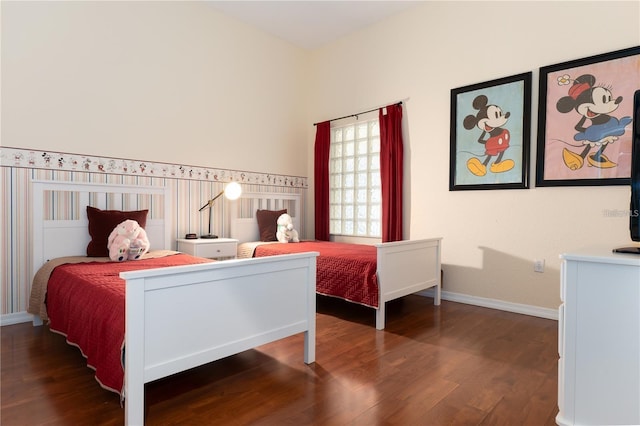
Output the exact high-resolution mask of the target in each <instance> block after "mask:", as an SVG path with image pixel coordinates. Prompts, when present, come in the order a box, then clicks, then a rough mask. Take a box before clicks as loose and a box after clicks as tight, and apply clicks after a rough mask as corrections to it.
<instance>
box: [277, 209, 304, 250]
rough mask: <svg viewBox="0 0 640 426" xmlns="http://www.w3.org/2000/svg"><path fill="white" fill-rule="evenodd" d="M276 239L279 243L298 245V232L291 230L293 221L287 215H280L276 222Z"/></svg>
mask: <svg viewBox="0 0 640 426" xmlns="http://www.w3.org/2000/svg"><path fill="white" fill-rule="evenodd" d="M277 224H278V227H277V229H276V239H277V240H278V241H280V242H281V243H299V242H300V240H299V239H298V231H296V230H295V229H293V219H291V216H289V215H288V214H287V213H283V214H281V215H280V217H279V218H278V221H277Z"/></svg>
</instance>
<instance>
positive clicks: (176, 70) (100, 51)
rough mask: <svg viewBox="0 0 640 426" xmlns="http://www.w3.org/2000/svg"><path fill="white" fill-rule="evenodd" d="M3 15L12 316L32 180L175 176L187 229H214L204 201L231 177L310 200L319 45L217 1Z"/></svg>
mask: <svg viewBox="0 0 640 426" xmlns="http://www.w3.org/2000/svg"><path fill="white" fill-rule="evenodd" d="M0 15H1V16H0V19H1V27H0V28H1V46H2V57H1V64H0V66H1V73H0V79H1V84H0V87H1V88H2V94H1V95H2V96H1V101H2V109H1V114H2V116H1V121H2V126H1V129H0V166H1V167H0V199H1V200H3V203H2V212H1V213H2V214H1V215H0V225H1V227H0V241H2V243H1V244H0V248H1V253H0V295H1V297H0V323H1V324H2V325H4V324H8V323H12V322H16V321H21V320H24V319H25V318H28V317H26V316H25V315H23V314H22V313H23V312H24V311H25V310H26V306H27V301H28V293H29V285H30V270H31V269H30V259H29V250H30V245H29V241H30V233H29V218H28V217H27V215H25V212H28V211H30V204H29V203H30V194H29V180H30V179H31V178H36V179H56V180H81V181H84V180H90V181H98V182H103V181H106V182H110V183H128V184H154V185H156V184H163V185H169V186H170V187H171V188H172V189H173V190H174V191H173V192H174V194H175V197H176V198H175V200H174V204H173V206H172V212H173V215H174V217H173V219H174V229H173V233H174V235H175V236H183V235H184V234H185V233H186V232H196V233H198V232H201V231H202V230H203V229H206V218H207V215H202V214H201V213H199V212H198V210H197V209H198V208H199V207H200V206H201V205H202V203H203V202H204V201H206V199H208V198H207V197H208V196H210V195H211V194H212V193H213V194H215V193H217V192H218V191H220V189H221V188H222V187H223V184H224V182H227V181H228V180H230V179H232V180H240V181H242V180H243V179H244V180H245V182H246V183H247V185H246V186H245V190H248V191H251V190H252V191H275V192H282V191H286V192H291V191H294V192H299V193H301V196H302V199H303V200H305V195H306V192H307V190H306V186H307V183H306V173H307V165H306V162H305V161H300V158H306V156H307V153H306V149H307V145H306V143H305V142H306V127H307V123H306V121H305V117H306V116H307V114H306V113H305V111H304V105H305V101H306V99H307V87H308V86H307V84H306V66H307V60H308V52H306V51H304V50H302V49H299V48H297V47H294V46H292V45H290V44H288V43H286V42H284V41H282V40H279V39H276V38H274V37H271V36H268V35H266V34H264V33H263V32H261V31H258V30H256V29H254V28H252V27H250V26H248V25H245V24H242V23H240V22H238V21H236V20H233V19H230V18H227V17H225V16H224V15H222V14H220V13H219V12H217V11H216V10H214V9H213V8H212V7H210V5H208V4H207V2H179V1H175V2H162V1H158V2H154V1H150V2H135V1H126V2H71V1H60V2H49V1H35V2H22V1H15V2H14V1H2V2H0ZM125 169H127V170H126V171H125ZM192 171H193V173H191V172H192ZM216 204H217V207H216V209H218V210H216V215H215V216H214V229H213V231H214V232H216V233H218V234H219V235H226V233H225V229H224V226H223V224H221V223H219V222H218V219H217V218H219V217H220V216H221V214H220V213H221V211H220V210H219V209H221V208H222V205H223V203H216ZM194 206H197V207H194ZM301 227H302V228H303V229H301V230H300V232H301V233H302V235H304V232H305V231H304V221H303V222H302V226H301Z"/></svg>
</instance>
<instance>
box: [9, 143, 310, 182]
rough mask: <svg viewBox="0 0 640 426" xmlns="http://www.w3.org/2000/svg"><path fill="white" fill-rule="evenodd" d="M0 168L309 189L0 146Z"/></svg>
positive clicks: (230, 173)
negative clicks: (233, 182)
mask: <svg viewBox="0 0 640 426" xmlns="http://www.w3.org/2000/svg"><path fill="white" fill-rule="evenodd" d="M0 166H5V167H22V168H29V169H45V170H58V171H70V172H87V173H104V174H117V175H127V176H147V177H157V178H168V179H172V178H173V179H188V180H198V181H209V182H230V181H236V182H240V183H247V184H257V185H272V186H284V187H291V188H308V186H309V184H308V180H307V178H306V177H302V176H285V175H276V174H271V173H256V172H246V171H238V170H227V169H213V168H208V167H199V166H191V165H184V164H170V163H158V162H150V161H142V160H132V159H124V158H112V157H100V156H89V155H82V154H70V153H64V152H56V151H41V150H36V149H22V148H11V147H0Z"/></svg>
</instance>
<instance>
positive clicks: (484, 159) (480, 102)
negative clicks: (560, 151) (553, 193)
mask: <svg viewBox="0 0 640 426" xmlns="http://www.w3.org/2000/svg"><path fill="white" fill-rule="evenodd" d="M531 76H532V73H531V72H526V73H522V74H516V75H512V76H509V77H504V78H500V79H496V80H491V81H486V82H483V83H477V84H472V85H469V86H464V87H459V88H456V89H452V90H451V122H450V125H451V130H450V157H449V191H461V190H482V189H527V188H528V187H529V151H530V149H529V139H530V135H531Z"/></svg>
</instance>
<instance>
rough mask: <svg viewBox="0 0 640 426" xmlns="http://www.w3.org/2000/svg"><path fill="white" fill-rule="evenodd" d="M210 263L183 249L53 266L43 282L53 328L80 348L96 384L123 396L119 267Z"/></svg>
mask: <svg viewBox="0 0 640 426" xmlns="http://www.w3.org/2000/svg"><path fill="white" fill-rule="evenodd" d="M205 262H211V260H209V259H202V258H198V257H193V256H190V255H187V254H182V253H179V254H174V255H171V256H166V257H159V258H153V259H143V260H136V261H129V262H89V263H75V264H65V265H60V266H58V267H56V268H55V269H54V270H53V273H52V274H51V277H50V279H49V282H48V284H47V301H46V304H47V314H48V316H49V321H50V322H49V327H50V329H51V330H52V331H55V332H57V333H60V334H63V335H65V336H66V337H67V342H69V343H70V344H72V345H74V346H77V347H78V348H80V351H81V352H82V354H83V355H84V357H85V358H87V365H88V366H89V367H91V368H93V369H94V370H95V372H96V373H95V377H96V380H97V381H98V383H100V385H101V386H102V387H104V388H105V389H109V390H111V391H114V392H117V393H120V394H121V395H122V390H123V380H124V368H123V365H122V349H123V347H124V330H125V281H124V280H123V279H121V278H120V276H119V274H120V272H124V271H135V270H139V269H151V268H161V267H167V266H178V265H188V264H195V263H205Z"/></svg>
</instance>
